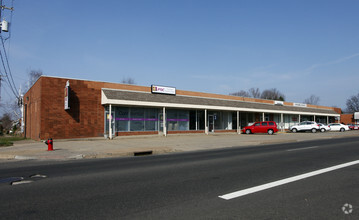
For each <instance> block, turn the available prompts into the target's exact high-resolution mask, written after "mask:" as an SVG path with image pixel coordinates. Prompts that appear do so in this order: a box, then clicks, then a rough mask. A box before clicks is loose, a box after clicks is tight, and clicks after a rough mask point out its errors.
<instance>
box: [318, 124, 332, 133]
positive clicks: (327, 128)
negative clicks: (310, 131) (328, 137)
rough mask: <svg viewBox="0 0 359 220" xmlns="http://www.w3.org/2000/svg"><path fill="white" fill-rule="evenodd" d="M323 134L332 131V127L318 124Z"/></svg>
mask: <svg viewBox="0 0 359 220" xmlns="http://www.w3.org/2000/svg"><path fill="white" fill-rule="evenodd" d="M318 125H319V129H320V131H321V132H325V131H330V130H331V129H330V127H329V126H328V125H326V124H322V123H318Z"/></svg>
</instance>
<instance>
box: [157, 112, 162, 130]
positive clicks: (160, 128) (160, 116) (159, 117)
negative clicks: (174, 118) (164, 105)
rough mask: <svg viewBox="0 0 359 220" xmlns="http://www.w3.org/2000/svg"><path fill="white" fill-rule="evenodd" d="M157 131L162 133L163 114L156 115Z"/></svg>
mask: <svg viewBox="0 0 359 220" xmlns="http://www.w3.org/2000/svg"><path fill="white" fill-rule="evenodd" d="M158 131H159V132H161V133H163V113H159V114H158Z"/></svg>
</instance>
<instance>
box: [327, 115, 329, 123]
mask: <svg viewBox="0 0 359 220" xmlns="http://www.w3.org/2000/svg"><path fill="white" fill-rule="evenodd" d="M327 124H329V116H327Z"/></svg>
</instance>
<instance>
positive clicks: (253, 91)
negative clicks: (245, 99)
mask: <svg viewBox="0 0 359 220" xmlns="http://www.w3.org/2000/svg"><path fill="white" fill-rule="evenodd" d="M248 92H249V95H250V97H252V98H260V97H261V92H260V90H259V88H250V89H249V90H248Z"/></svg>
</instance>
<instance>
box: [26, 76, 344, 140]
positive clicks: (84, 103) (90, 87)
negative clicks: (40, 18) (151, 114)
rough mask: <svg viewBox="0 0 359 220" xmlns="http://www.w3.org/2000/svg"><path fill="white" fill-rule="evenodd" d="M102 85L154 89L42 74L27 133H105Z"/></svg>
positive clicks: (29, 105) (30, 96)
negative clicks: (67, 96)
mask: <svg viewBox="0 0 359 220" xmlns="http://www.w3.org/2000/svg"><path fill="white" fill-rule="evenodd" d="M67 81H69V83H70V88H71V91H70V101H69V105H70V109H69V110H65V109H64V98H65V94H64V90H65V85H66V82H67ZM102 88H108V89H120V90H130V91H141V92H148V93H150V92H151V87H150V86H148V87H146V86H136V85H126V84H116V83H107V82H95V81H86V80H75V79H66V78H56V77H47V76H41V77H40V78H39V79H38V80H37V82H36V83H35V84H34V85H33V86H32V87H31V88H30V90H29V91H28V92H27V93H26V94H25V95H24V113H25V117H24V121H25V136H26V137H27V138H31V139H34V140H40V139H41V140H44V139H47V138H53V139H65V138H66V139H68V138H84V137H100V136H103V135H104V117H105V115H104V114H105V107H104V106H103V105H101V89H102ZM176 92H177V94H178V95H183V96H192V97H206V98H214V99H225V100H237V101H246V102H252V103H253V102H257V103H267V104H274V101H272V100H262V99H253V98H244V97H236V96H229V95H219V94H209V93H201V92H190V91H183V90H177V91H176ZM284 105H286V106H293V103H290V102H284ZM308 107H312V108H318V109H330V110H334V111H337V112H339V111H340V109H334V108H332V107H325V106H308ZM258 115H259V114H258ZM189 132H193V131H189ZM200 132H203V131H200ZM230 132H233V131H230ZM150 133H153V132H150ZM155 133H156V132H155ZM169 133H170V132H169ZM174 133H176V132H174ZM177 133H178V132H177ZM142 134H144V133H142ZM122 135H129V133H123V134H122Z"/></svg>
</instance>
